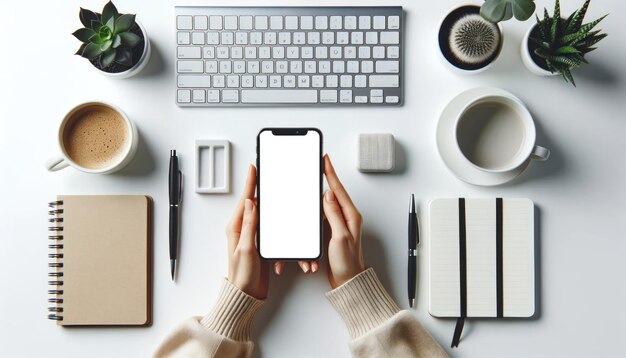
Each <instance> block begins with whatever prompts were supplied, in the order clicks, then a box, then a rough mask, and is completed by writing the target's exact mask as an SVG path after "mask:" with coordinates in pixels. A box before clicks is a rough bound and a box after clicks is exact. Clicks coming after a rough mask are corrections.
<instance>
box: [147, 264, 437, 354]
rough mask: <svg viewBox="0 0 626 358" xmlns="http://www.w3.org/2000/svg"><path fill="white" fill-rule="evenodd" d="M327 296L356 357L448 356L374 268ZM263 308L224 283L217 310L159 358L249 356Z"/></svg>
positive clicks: (168, 344) (192, 322)
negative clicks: (253, 325) (255, 324)
mask: <svg viewBox="0 0 626 358" xmlns="http://www.w3.org/2000/svg"><path fill="white" fill-rule="evenodd" d="M326 296H327V297H328V299H329V300H330V302H331V304H332V305H333V307H334V308H335V309H336V310H337V311H338V312H339V314H340V315H341V317H342V318H343V320H344V322H345V323H346V326H347V327H348V332H349V334H350V343H349V346H350V351H351V352H352V355H353V356H354V357H447V354H446V353H445V352H444V351H443V349H441V347H440V346H439V345H438V344H437V342H435V340H433V338H432V337H431V336H430V335H429V334H428V332H426V330H425V329H424V328H422V326H421V325H420V324H419V323H418V322H417V320H416V319H415V318H414V317H413V316H412V315H411V314H410V313H409V312H408V311H400V309H399V308H398V306H397V305H396V304H395V302H394V301H393V300H392V299H391V297H390V296H389V294H388V293H387V291H386V290H385V289H384V288H383V286H382V284H381V283H380V281H379V280H378V277H376V274H375V273H374V270H373V269H371V268H370V269H367V270H365V271H364V272H362V273H360V274H359V275H357V276H355V277H354V278H352V280H350V281H348V282H346V283H345V284H343V285H342V286H340V287H337V288H336V289H334V290H332V291H330V292H328V293H327V294H326ZM262 304H263V301H260V300H257V299H255V298H254V297H251V296H249V295H247V294H245V293H244V292H242V291H240V290H239V289H238V288H237V287H235V286H233V285H232V284H231V283H230V282H228V280H224V282H223V284H222V289H221V292H220V295H219V299H218V302H217V304H216V306H215V308H214V309H213V311H211V313H209V314H208V315H207V316H205V317H203V318H200V317H195V318H191V319H189V320H187V321H185V322H183V324H182V325H181V326H180V327H179V328H177V329H176V330H175V331H174V332H173V333H172V334H171V335H170V336H169V337H167V338H166V339H165V340H164V341H163V342H162V343H161V345H160V346H159V348H158V349H157V351H156V352H155V354H154V356H155V357H250V356H251V355H252V349H253V347H254V345H253V343H252V341H251V340H250V324H251V322H252V318H253V317H254V315H255V314H256V312H257V311H258V310H259V308H260V307H261V305H262Z"/></svg>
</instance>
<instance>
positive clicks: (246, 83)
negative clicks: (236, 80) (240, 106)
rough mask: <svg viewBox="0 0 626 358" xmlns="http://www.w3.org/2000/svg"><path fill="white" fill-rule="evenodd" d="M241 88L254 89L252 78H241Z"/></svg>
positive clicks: (248, 76)
mask: <svg viewBox="0 0 626 358" xmlns="http://www.w3.org/2000/svg"><path fill="white" fill-rule="evenodd" d="M241 87H244V88H252V87H254V77H253V76H250V75H247V76H241Z"/></svg>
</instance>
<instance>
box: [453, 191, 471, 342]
mask: <svg viewBox="0 0 626 358" xmlns="http://www.w3.org/2000/svg"><path fill="white" fill-rule="evenodd" d="M466 237H467V235H466V227H465V198H459V275H460V276H459V283H460V294H461V297H460V305H461V307H460V308H461V316H460V317H459V318H458V319H457V321H456V327H455V328H454V336H453V337H452V345H451V347H452V348H454V347H458V346H459V342H460V341H461V334H462V333H463V326H464V325H465V317H467V256H466V255H467V252H466V251H467V249H466Z"/></svg>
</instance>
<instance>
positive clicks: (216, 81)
mask: <svg viewBox="0 0 626 358" xmlns="http://www.w3.org/2000/svg"><path fill="white" fill-rule="evenodd" d="M212 81H213V87H216V88H224V86H225V85H226V83H225V81H226V77H224V76H223V75H217V76H213V78H212Z"/></svg>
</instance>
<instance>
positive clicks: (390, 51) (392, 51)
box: [387, 46, 400, 58]
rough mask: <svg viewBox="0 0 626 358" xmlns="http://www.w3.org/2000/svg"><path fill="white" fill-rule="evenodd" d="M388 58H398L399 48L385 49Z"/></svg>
mask: <svg viewBox="0 0 626 358" xmlns="http://www.w3.org/2000/svg"><path fill="white" fill-rule="evenodd" d="M387 57H388V58H400V48H399V47H398V46H389V47H387Z"/></svg>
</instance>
